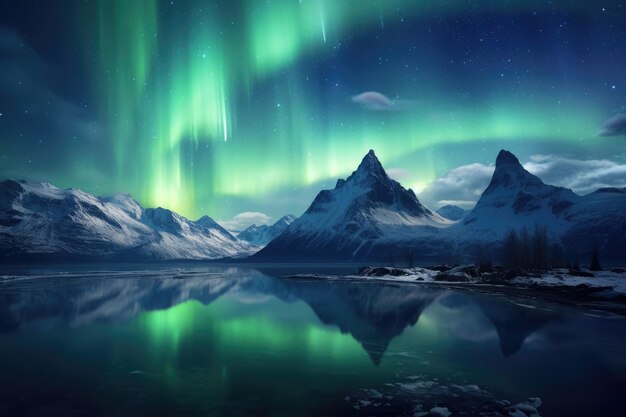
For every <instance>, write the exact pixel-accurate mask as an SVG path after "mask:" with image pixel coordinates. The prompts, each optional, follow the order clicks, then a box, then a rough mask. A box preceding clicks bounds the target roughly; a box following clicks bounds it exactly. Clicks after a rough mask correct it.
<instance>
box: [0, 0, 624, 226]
mask: <svg viewBox="0 0 626 417" xmlns="http://www.w3.org/2000/svg"><path fill="white" fill-rule="evenodd" d="M478 3H481V2H470V1H401V0H386V1H376V0H371V1H369V0H368V1H361V0H345V1H338V0H302V1H295V0H271V1H257V0H247V1H244V0H242V1H227V2H226V1H224V2H212V3H207V2H203V1H191V0H190V1H184V2H182V1H180V2H179V1H171V2H170V1H156V0H154V1H152V0H144V1H126V0H100V1H98V2H95V3H94V2H88V3H87V4H82V3H76V5H75V7H74V9H75V11H76V13H75V14H74V15H73V18H72V19H71V26H70V27H72V29H71V30H70V29H67V30H68V31H69V32H71V33H73V34H75V35H76V36H72V39H74V40H76V39H79V40H80V42H79V45H76V46H77V53H78V54H79V55H80V56H81V58H80V61H81V62H83V66H84V74H86V81H85V83H86V85H87V86H88V90H89V91H90V97H91V98H90V99H89V100H88V101H89V102H90V103H91V107H90V109H91V110H90V111H91V112H93V114H92V117H93V119H95V120H96V122H95V123H97V125H98V127H99V131H98V136H97V137H98V138H99V139H98V141H97V143H98V144H97V145H84V146H82V147H81V148H80V149H78V150H76V149H73V150H70V151H68V154H69V155H71V156H68V158H69V159H71V160H72V161H73V162H74V163H73V164H70V165H69V166H68V167H65V168H59V167H55V170H52V168H50V167H48V168H42V169H41V171H43V172H50V171H54V172H53V173H52V174H51V175H50V178H45V180H49V181H57V183H58V184H59V185H61V186H76V187H81V188H84V189H85V190H87V191H91V192H96V193H98V194H106V193H113V192H117V191H122V192H128V193H131V194H132V195H133V196H134V197H136V198H137V199H138V200H139V201H140V202H141V203H142V204H143V205H145V206H162V207H167V208H169V209H172V210H175V211H177V212H179V213H181V214H183V215H185V216H188V217H190V218H197V217H200V216H201V215H203V214H207V213H208V214H210V215H211V216H213V217H216V218H225V217H229V216H233V215H234V214H237V213H239V212H241V211H257V210H264V211H266V212H268V213H270V214H271V215H272V216H275V217H278V216H280V215H281V214H284V212H287V211H294V212H295V213H296V214H299V212H298V210H300V211H301V210H304V209H305V208H306V204H307V202H308V201H310V198H312V197H313V196H314V194H315V192H316V191H317V190H318V189H319V188H320V187H321V186H327V187H328V186H332V185H333V183H334V181H335V179H336V178H338V177H344V176H346V175H347V174H349V173H350V172H351V171H352V170H354V169H355V167H356V166H357V164H358V162H359V161H360V159H361V158H362V156H363V155H364V154H365V153H366V152H367V150H368V149H370V148H372V149H375V150H376V152H377V154H378V155H379V157H380V158H381V161H382V162H383V164H384V165H385V166H387V167H391V168H399V169H402V170H404V171H406V172H407V173H408V174H407V176H405V177H404V178H402V179H401V182H402V183H403V185H405V186H406V187H411V188H413V189H414V190H415V191H416V192H418V193H419V191H421V190H422V189H423V188H424V187H425V186H426V185H427V184H428V183H429V182H431V181H433V180H434V179H436V178H437V177H439V176H441V175H443V174H444V173H445V172H446V171H447V170H449V169H451V168H453V167H455V166H458V165H460V164H461V163H470V162H476V161H479V162H482V163H489V162H491V161H492V160H493V157H494V156H495V154H496V153H497V150H498V147H499V146H504V145H506V146H507V147H510V148H513V149H516V150H517V151H518V152H520V153H521V154H522V156H527V155H530V154H532V152H535V153H542V152H543V151H544V149H543V148H542V147H541V146H538V145H529V143H536V142H537V141H539V142H542V143H544V144H546V143H547V144H550V146H552V147H562V146H566V147H569V146H571V147H572V149H575V148H576V146H578V145H579V144H580V143H584V142H585V141H595V140H597V139H596V138H595V137H594V136H595V132H596V131H597V129H598V126H599V125H600V124H601V123H602V121H603V120H604V119H606V117H607V115H609V114H611V112H612V111H614V109H616V108H618V106H619V105H618V100H617V99H616V97H614V96H611V95H610V94H608V93H607V92H605V91H601V90H600V89H595V87H594V85H593V84H592V83H590V82H583V81H582V80H581V78H580V77H579V75H580V74H579V73H578V72H576V71H575V69H574V70H572V69H571V68H569V69H568V68H567V62H568V60H575V59H579V57H577V56H576V53H575V51H574V50H573V47H572V48H571V49H570V50H567V49H564V48H562V47H561V46H560V45H561V44H560V43H559V46H558V47H557V44H556V41H554V42H552V43H550V42H547V43H546V44H545V46H544V47H543V49H542V47H541V46H537V45H536V44H537V42H536V39H535V38H533V37H534V36H535V35H530V34H527V33H524V31H523V30H522V29H520V28H521V27H523V25H522V24H521V23H520V26H519V27H505V26H503V27H502V28H501V29H500V30H501V32H502V33H501V34H499V35H498V36H500V37H502V36H504V35H506V36H508V39H506V40H505V41H500V40H494V37H493V36H491V35H490V34H489V33H485V34H482V33H476V34H470V33H468V29H467V28H464V27H462V25H461V23H462V22H464V21H465V20H463V19H470V20H471V19H473V20H472V22H474V23H476V22H478V23H480V22H481V21H482V20H486V21H489V20H490V19H491V21H492V22H491V23H493V24H494V25H495V23H497V22H498V19H501V20H503V21H505V22H506V21H509V20H510V19H513V18H516V17H520V16H521V19H530V17H528V16H532V14H533V13H534V14H537V13H539V14H546V15H550V14H552V15H553V16H554V15H555V14H556V15H557V17H560V14H563V15H567V16H568V17H569V18H571V19H572V20H576V21H577V22H578V24H580V25H584V24H587V25H592V23H593V22H592V21H589V19H590V18H588V15H589V9H590V7H588V6H585V5H583V4H582V3H577V2H556V3H555V4H552V5H548V4H546V2H539V1H537V2H528V1H509V2H505V3H503V4H502V5H500V6H497V7H494V10H493V11H492V14H490V15H488V16H484V15H482V14H481V13H480V11H479V10H478V9H477V6H476V4H478ZM553 3H554V2H553ZM481 19H482V20H481ZM507 19H509V20H507ZM554 19H556V18H554ZM460 22H461V23H460ZM494 22H495V23H494ZM537 24H538V25H541V24H543V21H540V22H539V23H537ZM454 25H457V26H459V27H458V28H457V29H456V30H457V33H454V34H446V31H450V30H452V29H450V27H454ZM495 26H496V27H499V26H498V25H495ZM500 26H501V25H500ZM550 27H551V26H550ZM438 31H440V32H438ZM546 32H548V30H547V29H546ZM483 35H484V37H485V39H483V38H482V36H483ZM537 36H544V35H537ZM551 36H552V35H551V34H550V33H546V34H545V37H546V38H548V37H551ZM450 37H451V38H453V39H456V42H458V44H452V46H450V45H449V44H450V42H451V41H450V40H449V39H448V38H450ZM444 38H445V39H444ZM570 38H572V36H570ZM395 39H402V41H399V42H394V40H395ZM446 39H447V40H446ZM483 41H484V42H483ZM533 41H534V42H533ZM559 42H560V41H559ZM598 42H599V41H598ZM483 44H484V45H483ZM530 44H533V45H534V49H533V50H531V49H530V47H528V45H530ZM446 45H447V46H446ZM555 51H557V52H555ZM571 71H574V72H573V73H571ZM581 71H582V70H581ZM363 91H380V92H382V93H384V94H386V95H388V96H389V97H391V98H392V99H394V100H398V102H403V103H407V106H406V108H405V109H403V110H402V111H387V112H373V111H368V110H366V109H363V108H360V107H358V106H357V105H356V104H355V103H353V102H352V101H351V97H353V96H355V95H357V94H359V93H361V92H363ZM463 146H465V147H463ZM451 149H452V151H451ZM455 149H456V151H454V150H455ZM468 149H469V151H467V150H468ZM608 149H614V147H611V146H609V147H608ZM0 150H2V151H4V152H5V153H6V152H7V149H0ZM573 152H574V151H573ZM622 152H623V151H622ZM93 166H98V167H99V168H98V169H99V170H100V171H104V172H101V175H100V176H99V177H98V178H100V180H91V179H88V178H87V177H88V176H85V175H81V172H87V171H90V170H91V171H93V170H95V169H96V168H93ZM103 167H105V168H103ZM16 170H17V171H19V169H17V168H16V169H14V171H16ZM9 171H10V170H9ZM90 175H91V174H90ZM289 193H292V194H293V195H297V196H298V198H297V199H295V200H297V201H296V202H294V201H293V200H294V198H292V199H291V200H290V199H289V198H285V200H284V201H283V200H281V199H280V196H285V195H289ZM298 193H301V194H298ZM301 196H304V197H303V198H300V197H301ZM269 199H274V200H276V201H274V202H272V203H269V202H268V200H269ZM285 206H287V207H285Z"/></svg>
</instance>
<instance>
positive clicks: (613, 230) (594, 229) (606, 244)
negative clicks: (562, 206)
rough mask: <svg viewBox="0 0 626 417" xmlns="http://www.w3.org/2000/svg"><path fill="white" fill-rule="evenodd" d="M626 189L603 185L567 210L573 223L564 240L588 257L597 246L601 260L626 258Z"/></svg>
mask: <svg viewBox="0 0 626 417" xmlns="http://www.w3.org/2000/svg"><path fill="white" fill-rule="evenodd" d="M625 209H626V188H600V189H599V190H597V191H594V192H593V193H591V194H587V195H584V196H582V197H581V198H580V199H579V200H578V202H577V203H576V204H575V205H572V206H571V207H569V208H568V209H567V210H565V211H564V212H563V218H564V219H565V220H567V221H568V222H570V223H571V224H572V227H571V228H569V229H568V230H567V231H566V232H565V233H564V234H563V236H562V238H561V241H562V242H563V245H564V246H565V248H566V249H567V250H568V252H569V253H571V255H572V256H573V257H575V258H578V257H582V258H581V259H583V260H586V259H587V258H588V254H590V253H591V252H592V251H593V247H594V246H596V247H597V248H598V251H599V252H600V258H601V259H608V260H620V261H624V260H626V211H625Z"/></svg>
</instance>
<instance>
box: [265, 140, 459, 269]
mask: <svg viewBox="0 0 626 417" xmlns="http://www.w3.org/2000/svg"><path fill="white" fill-rule="evenodd" d="M450 224H452V221H450V220H447V219H444V218H442V217H441V216H440V215H438V214H436V213H434V212H432V211H431V210H430V209H428V208H427V207H425V206H424V205H422V204H421V203H420V202H419V200H418V199H417V197H416V196H415V193H413V191H412V190H406V189H404V188H403V187H402V186H401V185H400V184H399V183H398V182H396V181H394V180H392V179H391V178H389V176H388V175H387V174H386V172H385V170H384V169H383V167H382V165H381V164H380V162H379V161H378V159H377V158H376V155H375V154H374V151H369V153H368V154H367V155H366V156H365V157H364V158H363V160H362V162H361V164H360V165H359V167H358V169H357V170H356V171H354V172H353V173H352V175H350V176H349V177H348V178H347V179H346V180H341V179H340V180H338V181H337V185H336V187H335V188H334V189H333V190H323V191H321V192H320V193H319V194H318V195H317V197H316V198H315V200H314V201H313V203H312V204H311V206H310V207H309V208H308V210H307V211H306V212H305V213H304V214H303V215H302V216H301V217H300V218H298V219H297V220H295V221H294V222H293V223H292V224H291V225H290V226H289V227H288V228H287V229H286V230H285V231H284V232H283V233H282V234H281V235H280V236H278V237H277V238H276V239H274V240H273V241H271V242H270V243H269V244H268V245H267V246H266V247H265V248H264V249H262V250H261V251H260V252H258V253H257V254H256V255H254V256H253V259H255V260H274V259H276V260H277V259H281V260H359V259H372V258H378V259H384V258H386V257H388V256H390V254H391V252H392V251H393V252H397V248H398V246H402V247H405V248H410V247H411V246H412V245H413V244H414V243H415V241H416V240H417V239H419V238H420V236H426V235H429V234H432V233H435V231H436V230H437V229H439V228H443V227H446V226H448V225H450Z"/></svg>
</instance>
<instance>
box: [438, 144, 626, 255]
mask: <svg viewBox="0 0 626 417" xmlns="http://www.w3.org/2000/svg"><path fill="white" fill-rule="evenodd" d="M624 207H626V191H625V189H621V188H605V189H599V190H597V191H595V192H593V193H591V194H588V195H585V196H579V195H578V194H575V193H574V192H573V191H572V190H570V189H568V188H563V187H556V186H553V185H549V184H545V183H544V182H543V181H541V180H540V179H539V178H538V177H536V176H535V175H533V174H531V173H530V172H528V171H526V170H525V169H524V167H523V166H522V165H521V164H520V162H519V160H518V159H517V158H516V157H515V155H513V154H512V153H510V152H508V151H505V150H502V151H500V153H499V154H498V157H497V159H496V169H495V171H494V173H493V176H492V178H491V182H490V183H489V186H488V187H487V189H486V190H485V191H484V192H483V194H482V195H481V197H480V199H479V200H478V202H477V203H476V206H475V207H474V209H473V210H472V211H471V212H470V213H469V214H468V215H467V216H466V217H465V218H464V220H463V221H462V222H460V223H459V224H456V225H454V226H452V227H451V228H450V229H449V232H450V233H451V234H452V235H457V236H460V238H459V242H461V243H462V244H463V243H465V244H468V243H470V242H472V241H474V242H477V241H481V242H491V243H499V242H501V241H502V239H503V237H504V235H505V234H506V233H507V231H509V230H511V229H512V228H515V229H521V228H522V227H526V228H527V229H529V230H532V229H533V228H534V227H535V225H539V226H542V227H545V228H546V229H547V231H548V235H549V237H550V239H551V241H552V242H553V243H556V244H560V245H562V246H563V248H564V249H565V252H566V254H567V255H568V256H569V257H570V258H572V259H573V258H578V257H581V261H586V260H587V259H588V257H590V254H591V251H592V249H593V246H594V245H596V246H597V247H598V250H599V252H600V255H601V256H600V257H601V258H602V259H607V260H613V261H622V262H623V261H624V260H626V249H624V248H626V212H625V211H624Z"/></svg>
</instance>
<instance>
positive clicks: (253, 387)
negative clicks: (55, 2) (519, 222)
mask: <svg viewBox="0 0 626 417" xmlns="http://www.w3.org/2000/svg"><path fill="white" fill-rule="evenodd" d="M90 268H91V269H94V267H81V268H73V269H72V270H66V271H60V270H46V269H40V270H35V269H31V270H20V269H13V270H6V269H5V270H3V271H2V272H0V275H2V279H0V415H9V416H13V415H15V416H159V415H168V416H214V415H215V416H222V415H223V416H239V415H253V416H265V415H275V416H351V415H356V416H359V415H364V416H372V415H406V416H414V415H416V416H421V415H448V414H447V413H452V415H453V416H454V415H463V414H465V415H477V414H479V413H484V415H509V413H513V412H515V410H522V411H524V410H525V412H526V413H527V414H528V415H530V414H532V407H534V406H537V405H538V404H539V403H538V401H539V400H537V398H539V399H540V401H541V406H540V407H539V413H540V414H541V415H542V416H560V415H571V416H588V415H604V416H608V415H623V414H622V408H623V405H622V404H623V399H624V398H623V397H624V394H625V393H626V320H625V319H624V318H622V317H615V316H610V315H607V314H604V313H598V312H588V311H580V310H576V309H574V308H571V307H563V306H560V305H556V304H550V303H546V302H540V301H534V300H529V299H524V298H513V297H510V296H503V295H498V294H494V295H485V294H478V293H472V292H469V291H450V290H445V289H439V288H429V287H423V286H418V285H410V284H381V283H372V282H368V283H357V282H341V281H321V280H304V279H298V280H296V279H285V278H279V277H278V276H279V275H284V274H285V273H286V271H285V270H282V271H281V270H280V269H278V270H274V271H269V272H268V271H266V272H260V271H257V270H254V269H245V268H237V267H210V268H209V267H197V266H191V267H174V266H164V267H160V268H152V269H146V267H145V266H144V267H128V266H126V267H124V266H120V267H111V266H108V267H106V269H107V271H104V270H101V271H96V272H90V271H89V269H90ZM288 272H289V273H292V272H293V271H288ZM518 403H522V404H521V405H520V406H518V407H517V408H515V407H514V408H511V406H513V405H516V404H518ZM429 413H430V414H429ZM518 415H520V416H521V414H518Z"/></svg>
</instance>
